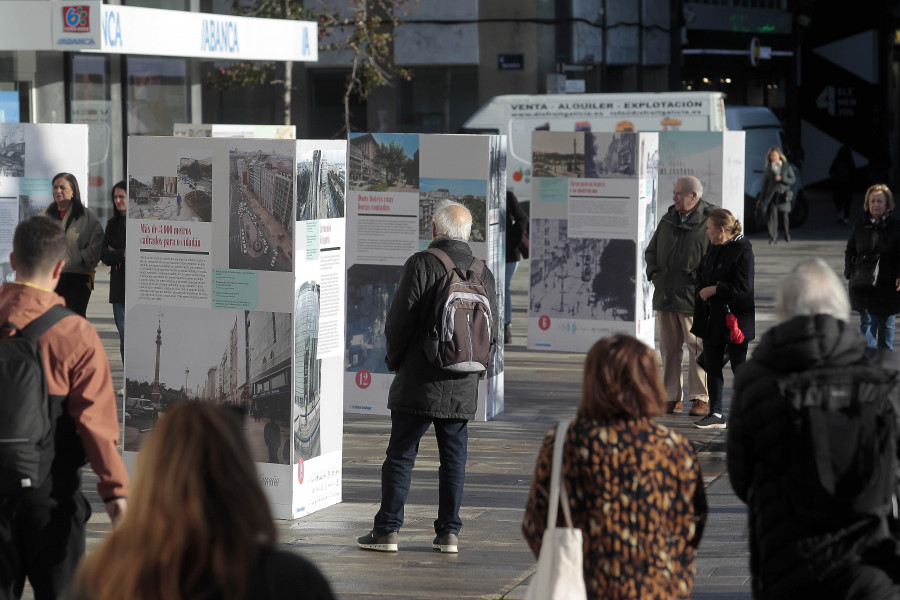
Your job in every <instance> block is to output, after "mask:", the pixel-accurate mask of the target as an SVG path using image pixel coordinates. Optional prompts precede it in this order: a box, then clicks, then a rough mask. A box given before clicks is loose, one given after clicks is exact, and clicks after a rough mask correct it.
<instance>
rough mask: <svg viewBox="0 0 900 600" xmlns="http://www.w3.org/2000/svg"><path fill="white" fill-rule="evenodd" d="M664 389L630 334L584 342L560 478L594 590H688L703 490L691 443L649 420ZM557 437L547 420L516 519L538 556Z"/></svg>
mask: <svg viewBox="0 0 900 600" xmlns="http://www.w3.org/2000/svg"><path fill="white" fill-rule="evenodd" d="M667 397H668V396H667V395H666V391H665V388H664V387H663V383H662V377H661V376H660V372H659V366H658V362H657V357H656V353H655V352H653V350H652V349H650V348H649V347H647V346H646V345H644V344H643V343H642V342H640V341H638V340H637V339H635V338H633V337H631V336H628V335H624V334H616V335H613V336H611V337H606V338H602V339H600V340H599V341H597V342H596V343H595V344H594V346H593V347H592V348H591V349H590V351H588V354H587V357H586V358H585V361H584V375H583V383H582V388H581V402H580V404H579V405H578V412H577V413H576V416H575V419H574V420H573V421H572V422H571V424H570V425H569V428H568V431H567V433H566V437H565V440H564V441H563V440H560V441H561V442H562V443H564V446H563V459H562V478H561V481H560V485H561V486H565V491H566V494H567V496H568V504H569V509H570V512H571V518H572V526H573V527H575V528H577V529H581V531H582V536H583V541H584V554H583V561H582V564H583V569H584V581H585V588H586V589H587V597H588V598H589V599H591V600H601V599H607V598H659V599H668V598H684V599H687V598H690V597H691V589H692V587H693V579H694V563H695V560H696V556H697V547H698V546H699V544H700V538H701V536H702V534H703V527H704V524H705V522H706V516H707V504H706V494H705V492H704V488H703V478H702V476H701V472H700V465H699V463H698V462H697V457H696V455H695V454H694V450H693V448H692V447H691V443H690V442H689V441H688V440H687V439H686V438H684V437H682V436H681V435H680V434H678V433H676V432H675V431H674V430H672V429H669V428H667V427H664V426H663V425H660V424H659V423H657V422H656V421H655V420H654V417H656V416H658V415H661V414H663V413H664V412H665V410H666V401H667V400H666V399H667ZM556 442H557V440H556V427H553V428H552V429H550V430H549V431H548V432H547V434H546V435H545V437H544V443H543V445H542V446H541V450H540V453H539V455H538V459H537V464H536V466H535V470H534V478H533V479H532V482H531V493H530V494H529V496H528V504H527V506H526V508H525V516H524V518H523V519H522V533H523V535H524V536H525V539H526V541H527V542H528V545H529V546H530V547H531V550H532V552H534V555H535V557H537V556H539V554H540V551H541V545H542V541H543V537H544V532H545V529H546V524H547V513H548V510H549V502H557V501H558V499H557V498H549V495H550V493H549V487H550V477H551V465H552V456H553V447H554V444H555V443H556ZM560 512H561V511H560ZM558 522H559V523H562V522H563V521H562V519H561V518H560V519H558Z"/></svg>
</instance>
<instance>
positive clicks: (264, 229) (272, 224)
mask: <svg viewBox="0 0 900 600" xmlns="http://www.w3.org/2000/svg"><path fill="white" fill-rule="evenodd" d="M228 168H229V178H228V204H229V219H228V221H229V226H228V266H229V268H231V269H247V270H257V271H280V272H288V273H289V272H291V271H292V270H293V241H292V240H293V231H294V196H293V194H294V168H295V167H294V158H293V157H292V156H288V155H286V154H278V153H277V152H275V151H272V150H268V149H263V148H261V147H253V146H252V145H251V146H248V145H246V144H244V145H242V146H241V147H232V148H231V149H230V150H229V152H228Z"/></svg>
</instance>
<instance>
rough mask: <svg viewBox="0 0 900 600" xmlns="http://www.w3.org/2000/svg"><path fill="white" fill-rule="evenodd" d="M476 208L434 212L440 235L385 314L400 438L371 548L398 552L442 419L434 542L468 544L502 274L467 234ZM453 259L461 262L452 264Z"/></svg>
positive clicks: (384, 478) (367, 543) (384, 477)
mask: <svg viewBox="0 0 900 600" xmlns="http://www.w3.org/2000/svg"><path fill="white" fill-rule="evenodd" d="M471 229H472V215H471V214H470V213H469V211H468V209H467V208H466V207H465V206H463V205H461V204H458V203H456V202H444V203H442V204H441V205H440V206H439V207H438V208H437V210H436V211H435V213H434V218H433V222H432V237H433V239H434V241H433V242H432V243H431V245H430V246H429V248H428V250H426V251H424V252H417V253H416V254H414V255H413V256H412V257H410V258H409V259H408V260H407V261H406V264H405V265H404V266H403V273H402V275H401V277H400V283H399V285H398V287H397V291H396V292H395V294H394V297H393V300H392V301H391V306H390V309H389V310H388V315H387V319H386V321H385V338H386V344H387V353H386V356H385V362H386V363H387V366H388V368H389V369H390V370H392V371H396V375H395V376H394V380H393V382H392V383H391V388H390V391H389V392H388V408H389V409H390V410H391V437H390V441H389V442H388V447H387V451H386V458H385V461H384V464H383V465H382V467H381V509H380V510H379V511H378V513H377V514H376V515H375V521H374V526H373V529H372V531H371V532H369V533H367V534H366V535H364V536H362V537H360V538H358V539H357V545H358V546H359V547H360V548H363V549H365V550H377V551H381V552H396V551H397V549H398V548H397V542H398V532H399V530H400V527H401V526H402V525H403V507H404V505H405V504H406V497H407V495H408V493H409V487H410V482H411V479H412V469H413V465H414V463H415V459H416V454H417V452H418V449H419V440H420V439H421V438H422V436H423V435H425V432H426V431H428V428H429V427H430V426H431V425H432V424H434V430H435V436H436V437H437V443H438V454H439V455H440V463H441V466H440V469H439V470H438V496H439V500H438V517H437V519H436V520H435V521H434V531H435V534H436V537H435V538H434V541H433V542H432V548H433V549H434V550H438V551H440V552H450V553H455V552H457V551H458V537H457V536H458V534H459V530H460V528H461V527H462V521H460V518H459V507H460V504H461V503H462V494H463V482H464V480H465V474H466V452H467V446H468V433H467V429H466V425H467V423H468V421H470V420H472V419H473V418H475V409H476V407H477V404H478V381H479V378H480V377H481V373H483V371H484V370H485V368H486V365H487V360H488V357H489V356H490V353H491V351H492V350H493V348H494V346H495V344H496V339H497V326H498V324H499V323H500V319H499V315H498V314H497V310H496V300H495V287H494V286H495V283H494V275H493V274H492V273H491V271H490V270H489V269H488V268H487V267H486V266H484V263H483V262H481V261H480V260H478V259H477V258H475V257H473V255H472V250H471V249H470V248H469V245H468V243H467V241H468V239H469V234H470V231H471ZM448 265H449V266H452V267H453V268H452V269H450V268H448Z"/></svg>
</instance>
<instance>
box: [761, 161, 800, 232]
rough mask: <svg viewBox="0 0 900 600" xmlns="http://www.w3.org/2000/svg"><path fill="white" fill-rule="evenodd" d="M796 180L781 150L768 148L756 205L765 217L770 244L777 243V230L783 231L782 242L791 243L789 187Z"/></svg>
mask: <svg viewBox="0 0 900 600" xmlns="http://www.w3.org/2000/svg"><path fill="white" fill-rule="evenodd" d="M796 180H797V176H796V175H794V169H793V168H792V167H791V163H790V162H788V159H787V157H786V156H785V155H784V153H783V152H782V151H781V148H779V147H778V146H772V147H771V148H769V151H768V152H766V166H765V169H764V171H763V183H762V190H761V191H760V192H759V200H757V202H756V203H757V204H760V205H761V206H762V210H763V214H765V215H766V219H767V224H766V225H767V227H768V230H769V243H770V244H775V243H777V242H778V230H779V228H780V229H782V230H783V231H784V241H785V242H790V241H791V205H792V199H793V196H792V192H791V186H792V185H794V182H795V181H796ZM779 224H780V227H779Z"/></svg>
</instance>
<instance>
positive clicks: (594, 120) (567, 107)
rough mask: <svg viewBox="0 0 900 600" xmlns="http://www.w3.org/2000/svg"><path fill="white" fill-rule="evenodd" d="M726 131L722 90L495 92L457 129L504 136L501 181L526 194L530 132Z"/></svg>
mask: <svg viewBox="0 0 900 600" xmlns="http://www.w3.org/2000/svg"><path fill="white" fill-rule="evenodd" d="M535 130H549V131H674V130H683V131H725V103H724V96H723V94H722V93H721V92H661V93H634V94H544V95H537V96H527V95H509V96H496V97H494V98H491V100H490V101H489V102H488V103H487V104H485V105H484V106H482V107H481V108H479V109H478V111H477V112H476V113H475V114H474V115H472V116H471V117H469V120H467V121H466V122H465V124H464V125H463V127H462V130H461V131H460V133H488V134H494V135H496V134H501V135H505V136H507V141H508V144H509V146H508V148H507V159H506V185H507V188H508V189H511V190H512V191H513V192H515V194H516V197H517V198H518V199H519V201H520V202H525V201H528V200H529V199H530V198H531V132H532V131H535Z"/></svg>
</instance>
